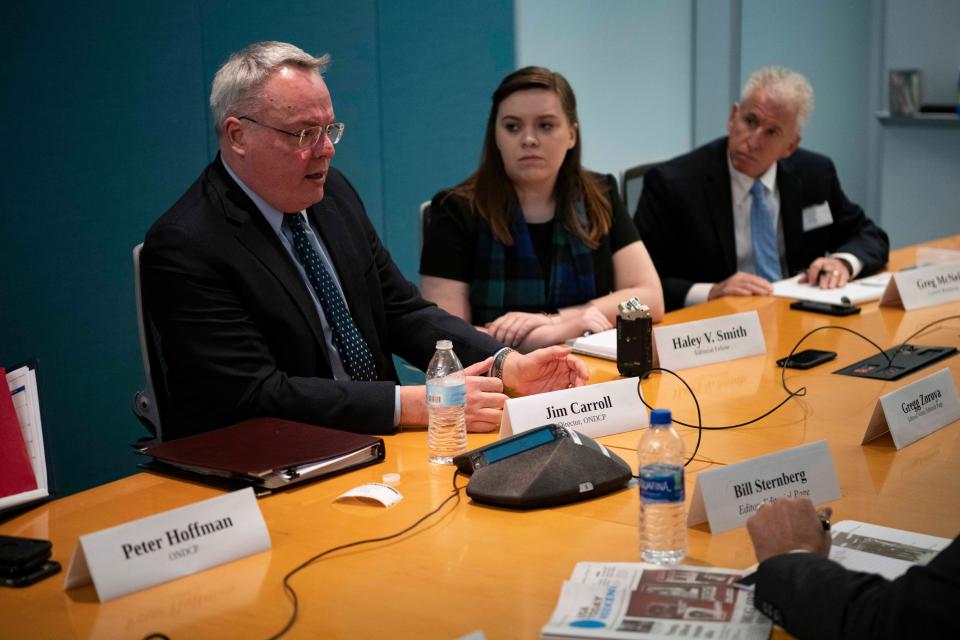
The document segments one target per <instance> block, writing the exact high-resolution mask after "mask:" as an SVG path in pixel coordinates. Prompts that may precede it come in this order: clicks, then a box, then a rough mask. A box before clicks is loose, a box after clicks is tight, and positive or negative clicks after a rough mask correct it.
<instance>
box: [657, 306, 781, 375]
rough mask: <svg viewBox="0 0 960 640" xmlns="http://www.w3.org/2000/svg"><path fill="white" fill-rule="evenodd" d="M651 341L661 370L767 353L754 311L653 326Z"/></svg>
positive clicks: (761, 330)
mask: <svg viewBox="0 0 960 640" xmlns="http://www.w3.org/2000/svg"><path fill="white" fill-rule="evenodd" d="M653 340H654V342H656V344H657V353H658V354H659V355H660V366H661V367H663V368H665V369H674V370H676V369H687V368H689V367H699V366H700V365H704V364H713V363H715V362H725V361H726V360H736V359H737V358H746V357H747V356H755V355H759V354H762V353H766V352H767V345H766V343H765V342H764V340H763V329H762V328H761V327H760V316H758V315H757V312H756V311H746V312H744V313H733V314H730V315H727V316H718V317H716V318H708V319H706V320H697V321H695V322H684V323H682V324H672V325H669V326H665V327H654V329H653Z"/></svg>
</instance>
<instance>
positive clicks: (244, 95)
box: [210, 41, 330, 137]
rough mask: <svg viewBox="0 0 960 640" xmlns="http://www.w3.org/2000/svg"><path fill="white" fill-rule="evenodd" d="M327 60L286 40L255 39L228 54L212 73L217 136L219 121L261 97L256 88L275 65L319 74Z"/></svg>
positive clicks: (243, 110)
mask: <svg viewBox="0 0 960 640" xmlns="http://www.w3.org/2000/svg"><path fill="white" fill-rule="evenodd" d="M329 63H330V54H328V53H325V54H323V55H322V56H320V57H319V58H314V57H313V56H312V55H310V54H309V53H307V52H306V51H304V50H303V49H301V48H300V47H295V46H294V45H292V44H287V43H286V42H272V41H271V42H255V43H253V44H251V45H248V46H247V47H244V48H243V49H241V50H240V51H237V52H236V53H234V54H233V55H231V56H230V59H229V60H227V61H226V62H225V63H224V64H223V66H222V67H220V69H219V70H218V71H217V74H216V75H215V76H213V86H212V87H211V89H210V111H211V113H212V114H213V128H214V130H215V131H216V132H217V136H218V137H219V136H220V134H221V133H223V121H224V120H226V119H227V118H228V117H230V116H234V115H241V114H244V113H248V112H250V111H252V110H253V109H254V107H255V105H256V103H257V102H258V101H259V99H260V98H261V95H260V90H261V89H262V88H263V85H264V83H266V81H267V79H268V78H269V77H270V74H272V73H273V71H274V70H275V69H277V68H278V67H281V66H283V65H293V66H297V67H301V68H304V69H316V70H317V73H320V74H322V73H323V72H324V71H326V69H327V65H328V64H329Z"/></svg>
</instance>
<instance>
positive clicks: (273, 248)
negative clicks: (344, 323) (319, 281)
mask: <svg viewBox="0 0 960 640" xmlns="http://www.w3.org/2000/svg"><path fill="white" fill-rule="evenodd" d="M220 162H222V161H220V160H219V159H218V162H217V164H216V168H217V171H216V174H215V178H216V179H215V180H213V184H214V186H215V188H216V189H217V190H218V191H220V195H221V201H222V202H223V203H224V215H225V216H226V218H227V219H228V220H230V222H231V223H232V224H234V225H235V226H236V227H237V233H236V238H237V241H238V242H240V244H242V245H243V246H244V247H246V249H247V250H248V251H250V253H252V254H253V255H254V256H255V257H256V258H257V260H259V261H260V262H261V263H262V264H263V266H264V267H266V268H267V269H268V270H269V271H270V272H271V273H272V274H273V275H274V276H275V277H276V279H277V280H278V281H279V282H280V285H281V286H282V287H283V289H284V291H286V292H287V295H289V296H290V298H291V299H292V300H293V302H294V303H295V304H296V306H297V308H298V309H299V310H300V313H301V315H302V316H303V319H304V321H305V322H306V323H307V324H308V325H309V326H310V330H311V331H312V333H313V336H314V339H315V340H316V341H317V344H319V345H321V346H322V345H323V344H324V339H323V327H322V326H321V324H320V317H319V316H318V315H317V309H316V307H315V306H314V304H313V299H312V298H311V297H310V293H309V292H308V291H307V289H306V284H305V283H304V282H303V278H301V277H300V272H299V271H298V270H297V267H296V265H295V264H294V263H293V260H292V258H291V257H290V254H288V253H287V250H286V249H285V248H284V246H283V244H282V243H281V242H280V239H279V238H278V237H277V234H276V233H274V231H273V229H272V228H271V227H270V223H268V222H267V221H266V219H265V218H264V217H263V214H262V213H260V211H259V210H258V209H257V205H255V204H254V203H253V201H252V200H250V198H248V197H247V194H245V193H244V192H243V189H241V188H240V186H239V185H237V184H236V183H235V182H234V181H233V179H232V178H231V177H230V175H229V174H228V173H227V172H226V170H225V169H223V167H222V166H221V165H220ZM319 351H320V352H321V353H323V357H324V359H326V357H327V351H326V349H325V348H322V349H319Z"/></svg>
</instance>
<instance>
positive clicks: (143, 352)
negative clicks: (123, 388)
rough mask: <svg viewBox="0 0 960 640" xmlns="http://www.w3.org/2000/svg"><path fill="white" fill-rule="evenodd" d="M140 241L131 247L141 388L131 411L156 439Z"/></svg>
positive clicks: (157, 425)
mask: <svg viewBox="0 0 960 640" xmlns="http://www.w3.org/2000/svg"><path fill="white" fill-rule="evenodd" d="M141 249H143V243H142V242H141V243H140V244H138V245H137V246H135V247H134V248H133V289H134V292H135V294H136V299H137V328H138V329H139V334H140V359H141V360H142V361H143V378H144V386H143V389H142V390H140V391H137V392H136V393H135V394H134V396H133V413H134V415H135V416H137V418H138V419H139V420H140V422H141V423H142V424H143V426H145V427H146V428H147V430H148V431H150V432H151V433H153V434H154V435H155V436H156V437H157V438H158V439H163V434H162V431H161V425H160V409H159V407H158V406H157V394H156V391H155V390H154V385H153V368H152V367H151V363H150V360H151V351H152V349H151V346H152V340H153V333H152V330H151V328H150V326H149V319H148V318H147V315H146V313H144V310H143V293H142V291H141V286H140V250H141Z"/></svg>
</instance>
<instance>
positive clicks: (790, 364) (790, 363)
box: [777, 349, 837, 369]
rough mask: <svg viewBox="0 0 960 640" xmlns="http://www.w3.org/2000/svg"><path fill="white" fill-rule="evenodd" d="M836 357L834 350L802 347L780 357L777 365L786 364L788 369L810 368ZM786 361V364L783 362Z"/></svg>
mask: <svg viewBox="0 0 960 640" xmlns="http://www.w3.org/2000/svg"><path fill="white" fill-rule="evenodd" d="M836 357H837V352H836V351H821V350H820V349H804V350H803V351H799V352H797V353H795V354H793V355H792V356H790V357H789V358H780V359H779V360H777V366H778V367H783V366H786V367H787V368H788V369H810V368H812V367H815V366H817V365H818V364H823V363H824V362H829V361H831V360H833V359H834V358H836ZM784 363H786V364H784Z"/></svg>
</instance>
